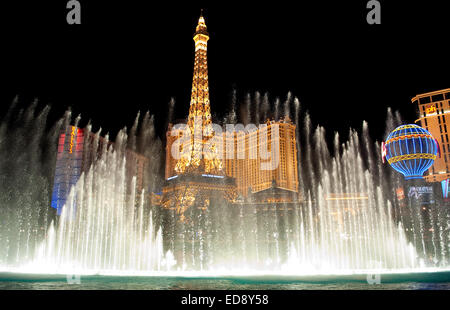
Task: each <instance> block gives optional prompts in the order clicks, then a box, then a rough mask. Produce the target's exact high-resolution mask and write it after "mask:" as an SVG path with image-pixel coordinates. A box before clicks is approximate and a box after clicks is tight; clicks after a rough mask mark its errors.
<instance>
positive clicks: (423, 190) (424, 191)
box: [408, 186, 434, 204]
mask: <svg viewBox="0 0 450 310" xmlns="http://www.w3.org/2000/svg"><path fill="white" fill-rule="evenodd" d="M408 197H409V198H410V199H411V200H415V201H417V202H420V203H422V204H430V203H434V197H433V187H431V186H411V187H410V188H409V191H408Z"/></svg>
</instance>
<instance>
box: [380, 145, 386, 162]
mask: <svg viewBox="0 0 450 310" xmlns="http://www.w3.org/2000/svg"><path fill="white" fill-rule="evenodd" d="M386 154H387V150H386V144H385V143H384V142H381V159H382V160H383V164H384V159H385V158H386Z"/></svg>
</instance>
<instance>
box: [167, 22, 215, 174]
mask: <svg viewBox="0 0 450 310" xmlns="http://www.w3.org/2000/svg"><path fill="white" fill-rule="evenodd" d="M208 40H209V34H208V31H207V29H206V24H205V19H204V18H203V14H200V18H199V20H198V24H197V27H196V28H195V33H194V42H195V61H194V76H193V80H192V93H191V103H190V107H189V116H188V123H187V125H188V128H189V130H190V133H191V139H190V140H191V141H190V142H191V143H190V144H189V147H188V148H186V149H184V150H183V151H182V153H183V154H182V157H181V159H180V160H179V161H178V162H177V165H176V167H175V170H176V171H177V172H179V173H183V172H194V171H197V172H201V173H204V172H206V173H220V171H221V170H222V161H221V160H220V159H218V158H217V156H216V154H217V149H216V147H215V145H214V144H213V143H212V141H213V140H211V139H212V138H213V131H212V124H211V109H210V105H209V86H208V61H207V56H206V53H207V46H208Z"/></svg>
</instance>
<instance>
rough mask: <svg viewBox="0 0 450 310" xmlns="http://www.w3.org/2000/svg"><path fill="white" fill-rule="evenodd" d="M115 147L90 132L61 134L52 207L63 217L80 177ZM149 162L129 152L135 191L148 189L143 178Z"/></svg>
mask: <svg viewBox="0 0 450 310" xmlns="http://www.w3.org/2000/svg"><path fill="white" fill-rule="evenodd" d="M112 145H113V143H112V142H110V141H108V140H106V139H105V138H103V137H101V136H99V135H97V134H94V133H92V132H91V131H89V130H87V129H83V128H78V127H75V126H68V127H67V129H66V130H65V131H63V132H61V133H60V135H59V139H58V153H57V155H56V168H55V178H54V183H53V192H52V201H51V206H52V207H53V208H55V209H56V210H57V214H58V215H61V212H62V209H63V207H64V205H65V203H66V200H67V197H68V195H69V192H70V189H71V188H72V187H73V186H75V184H76V183H77V181H78V179H79V178H80V176H81V174H82V173H83V172H84V173H86V172H87V171H88V170H89V168H90V167H91V165H92V163H94V161H95V160H96V159H98V158H99V157H100V156H101V155H102V153H103V152H104V151H106V150H107V149H108V148H109V147H111V146H112ZM148 162H149V160H148V158H147V157H145V156H143V155H140V154H138V153H136V152H133V151H131V150H127V151H126V172H127V175H130V176H136V190H137V193H140V192H141V190H142V189H143V188H145V182H144V174H145V171H146V169H147V168H148Z"/></svg>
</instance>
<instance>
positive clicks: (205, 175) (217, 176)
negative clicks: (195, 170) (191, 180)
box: [202, 174, 224, 179]
mask: <svg viewBox="0 0 450 310" xmlns="http://www.w3.org/2000/svg"><path fill="white" fill-rule="evenodd" d="M202 176H203V177H208V178H219V179H223V178H224V176H223V175H213V174H202Z"/></svg>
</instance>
